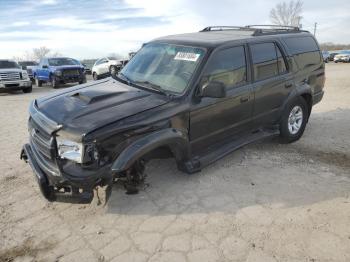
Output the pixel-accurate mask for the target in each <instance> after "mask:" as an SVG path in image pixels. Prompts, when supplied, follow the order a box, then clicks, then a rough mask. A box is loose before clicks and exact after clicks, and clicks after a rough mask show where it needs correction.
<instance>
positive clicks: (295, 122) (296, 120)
mask: <svg viewBox="0 0 350 262" xmlns="http://www.w3.org/2000/svg"><path fill="white" fill-rule="evenodd" d="M308 117H309V110H308V106H307V104H306V101H305V100H304V99H303V98H302V97H298V98H296V99H294V100H293V101H292V102H290V103H289V104H288V105H287V106H286V108H285V109H284V111H283V113H282V118H281V121H280V136H281V139H282V142H284V143H292V142H294V141H297V140H299V139H300V137H301V136H302V135H303V133H304V130H305V127H306V123H307V119H308Z"/></svg>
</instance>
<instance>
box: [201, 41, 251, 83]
mask: <svg viewBox="0 0 350 262" xmlns="http://www.w3.org/2000/svg"><path fill="white" fill-rule="evenodd" d="M208 63H209V64H208V66H207V68H206V69H205V72H204V75H203V77H202V80H201V83H202V84H205V83H209V82H213V81H216V82H222V83H223V84H224V85H225V86H226V89H228V88H232V87H236V86H239V85H242V84H244V83H246V81H247V66H246V59H245V51H244V47H243V46H237V47H232V48H227V49H224V50H220V51H218V52H216V53H214V54H213V56H212V57H211V59H210V60H209V62H208Z"/></svg>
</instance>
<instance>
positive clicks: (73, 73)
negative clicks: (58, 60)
mask: <svg viewBox="0 0 350 262" xmlns="http://www.w3.org/2000/svg"><path fill="white" fill-rule="evenodd" d="M62 74H63V76H68V77H69V76H79V75H80V72H79V69H65V70H63V72H62Z"/></svg>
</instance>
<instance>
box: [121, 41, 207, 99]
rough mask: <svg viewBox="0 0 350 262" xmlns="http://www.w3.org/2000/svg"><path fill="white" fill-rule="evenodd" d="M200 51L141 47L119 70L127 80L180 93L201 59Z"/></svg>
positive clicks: (175, 46) (158, 44)
mask: <svg viewBox="0 0 350 262" xmlns="http://www.w3.org/2000/svg"><path fill="white" fill-rule="evenodd" d="M204 53H205V51H204V50H203V49H202V48H196V47H189V46H180V45H172V44H164V43H152V44H148V45H145V46H144V47H143V48H142V49H141V50H140V51H139V52H137V54H136V55H135V57H134V58H133V59H131V60H130V62H129V63H127V65H126V66H125V67H124V68H123V69H122V71H121V72H120V75H121V76H122V77H124V78H126V79H127V80H128V81H130V82H133V83H136V84H140V85H142V86H144V84H146V86H147V85H150V86H153V87H156V88H157V89H162V91H169V92H172V93H178V94H180V93H182V92H183V91H184V90H185V89H186V87H187V85H188V83H189V81H190V80H191V77H192V75H193V73H194V71H195V70H196V68H197V66H198V65H199V63H200V61H201V60H202V58H203V56H204Z"/></svg>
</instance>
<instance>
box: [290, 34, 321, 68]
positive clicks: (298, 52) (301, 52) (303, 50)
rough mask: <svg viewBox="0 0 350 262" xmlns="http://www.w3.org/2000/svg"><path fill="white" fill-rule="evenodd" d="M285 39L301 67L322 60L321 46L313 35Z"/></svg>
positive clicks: (316, 63) (315, 63)
mask: <svg viewBox="0 0 350 262" xmlns="http://www.w3.org/2000/svg"><path fill="white" fill-rule="evenodd" d="M284 41H285V43H286V45H287V47H288V49H289V50H290V52H291V53H292V55H293V56H294V59H295V61H296V63H297V64H298V67H299V68H300V69H304V68H307V67H309V66H313V65H318V64H319V63H320V62H321V55H320V51H319V48H318V46H317V43H316V41H315V40H314V39H313V38H312V37H311V36H306V37H305V36H304V37H291V38H286V39H285V40H284Z"/></svg>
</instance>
